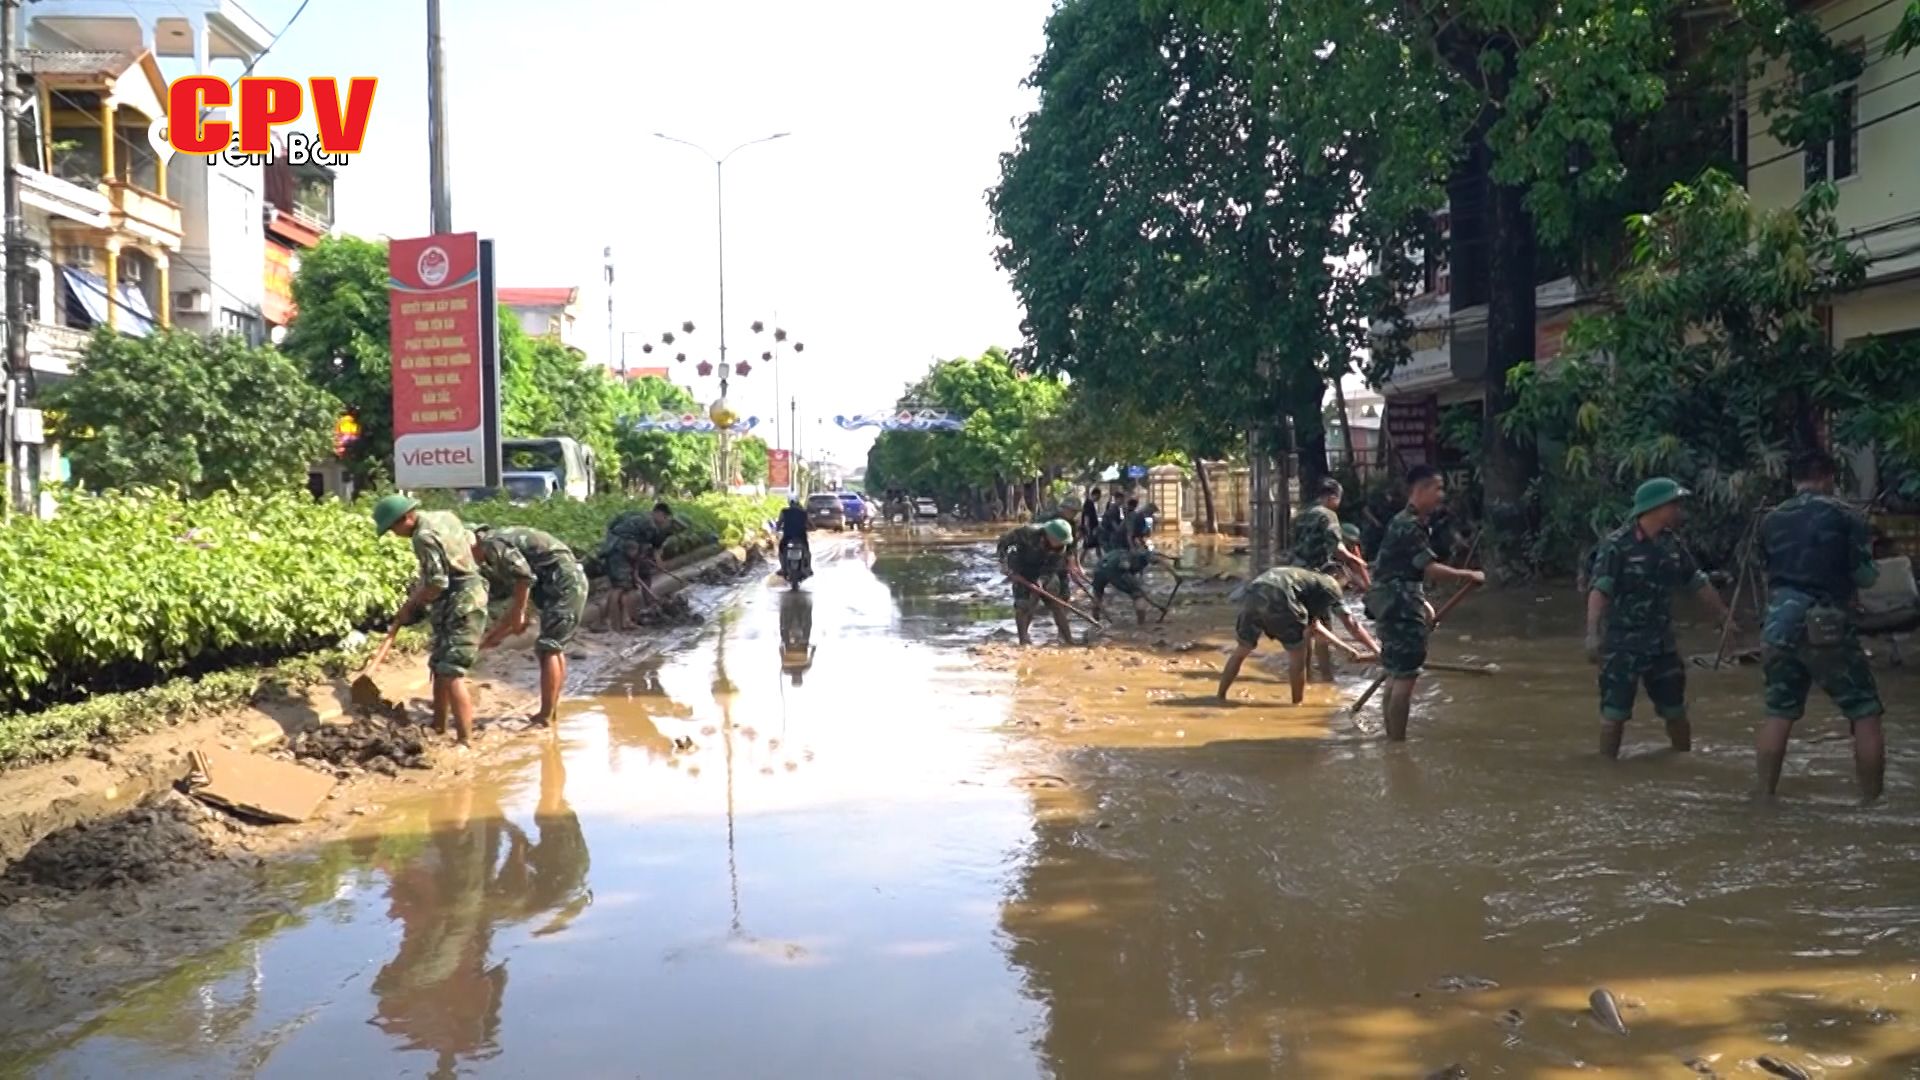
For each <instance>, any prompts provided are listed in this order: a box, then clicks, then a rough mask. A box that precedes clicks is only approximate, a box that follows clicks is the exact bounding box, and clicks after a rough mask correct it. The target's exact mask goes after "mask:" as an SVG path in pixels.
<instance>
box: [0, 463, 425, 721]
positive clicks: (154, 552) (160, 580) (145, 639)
mask: <svg viewBox="0 0 1920 1080" xmlns="http://www.w3.org/2000/svg"><path fill="white" fill-rule="evenodd" d="M413 572H414V562H413V558H412V555H411V553H410V552H409V551H408V548H407V545H406V544H404V543H401V542H398V541H393V540H388V541H386V542H381V541H380V540H378V539H377V538H376V537H375V536H374V535H373V530H372V529H371V528H370V527H368V523H367V515H366V512H365V511H364V510H361V509H356V508H353V507H349V506H347V505H344V504H342V503H340V502H337V501H329V502H325V503H316V502H314V501H313V499H312V498H311V497H310V496H308V495H306V494H305V493H298V494H293V493H287V494H278V495H267V496H259V495H234V494H220V495H215V496H212V497H210V498H206V499H199V500H195V501H191V502H187V501H182V500H180V499H177V498H174V497H172V496H169V495H163V494H157V493H152V492H138V493H131V494H111V495H103V496H76V497H72V498H70V499H68V500H66V501H65V502H63V503H62V505H61V508H60V514H59V516H58V517H56V518H55V519H54V520H52V521H38V520H34V519H30V518H29V519H16V520H15V522H14V523H12V524H10V525H9V526H8V527H6V528H4V529H0V596H3V597H5V598H6V600H5V603H4V604H0V711H3V710H15V709H24V708H31V707H41V706H46V705H51V704H56V703H58V702H61V701H70V700H74V699H76V698H80V697H85V696H87V695H90V694H93V693H98V692H102V691H113V690H121V689H127V688H130V687H138V686H150V685H152V684H154V683H156V682H159V681H162V680H164V679H166V678H169V677H172V676H175V675H180V674H190V673H199V672H205V671H211V670H216V669H219V668H227V667H234V666H240V665H257V664H260V663H265V662H269V661H272V660H276V659H279V658H281V657H285V656H290V655H293V654H295V653H303V652H312V651H314V650H317V649H321V648H324V647H327V646H329V645H332V644H333V643H335V642H337V641H339V640H340V639H342V638H344V637H345V636H346V635H348V634H349V633H351V632H352V631H354V630H355V629H358V628H361V627H363V626H366V625H368V624H369V623H371V622H372V621H373V620H375V619H376V618H378V617H379V616H381V615H385V614H389V613H391V611H392V610H393V608H394V607H395V606H396V605H397V604H398V602H399V598H400V595H401V593H402V592H403V590H404V589H405V588H406V585H407V582H408V581H409V580H410V579H411V578H412V576H413Z"/></svg>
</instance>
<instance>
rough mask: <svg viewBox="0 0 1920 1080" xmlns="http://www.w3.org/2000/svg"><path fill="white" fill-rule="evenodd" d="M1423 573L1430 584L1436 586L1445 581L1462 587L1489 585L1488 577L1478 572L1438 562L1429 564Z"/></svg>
mask: <svg viewBox="0 0 1920 1080" xmlns="http://www.w3.org/2000/svg"><path fill="white" fill-rule="evenodd" d="M1423 573H1425V574H1426V577H1427V581H1428V583H1429V584H1434V585H1438V584H1440V583H1441V582H1443V581H1457V582H1459V583H1460V584H1462V585H1485V584H1486V583H1487V575H1485V574H1483V573H1481V572H1480V571H1478V570H1462V569H1460V568H1458V567H1454V566H1448V565H1447V564H1446V563H1443V562H1440V561H1438V560H1436V561H1434V562H1430V563H1428V564H1427V568H1426V570H1425V571H1423Z"/></svg>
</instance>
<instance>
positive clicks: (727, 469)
mask: <svg viewBox="0 0 1920 1080" xmlns="http://www.w3.org/2000/svg"><path fill="white" fill-rule="evenodd" d="M790 134H792V132H788V131H781V132H776V133H774V134H772V135H765V136H762V137H760V138H758V139H748V140H747V141H746V142H743V143H741V144H740V145H738V146H736V147H734V148H733V149H731V150H729V151H727V152H726V153H724V154H721V155H719V156H718V157H716V156H714V154H713V152H712V151H711V150H708V149H707V148H706V147H704V146H701V145H700V144H699V143H695V142H688V141H687V140H685V139H678V138H675V137H673V136H672V135H668V134H666V133H665V132H661V131H656V132H654V133H653V137H654V138H656V139H664V140H666V141H667V142H670V143H679V144H680V145H681V146H690V147H692V148H693V149H695V150H698V151H700V153H702V154H703V155H705V156H706V158H707V160H708V161H711V162H713V205H714V226H715V228H714V232H715V236H716V238H717V239H718V242H719V252H720V258H719V270H720V274H719V277H720V282H719V284H720V397H721V400H725V399H726V396H727V370H728V369H727V208H726V202H727V197H726V172H725V168H726V164H727V159H728V158H731V157H732V156H733V155H735V154H737V153H739V152H740V151H742V150H745V149H746V148H747V147H749V146H758V145H759V144H761V143H767V142H772V141H774V140H775V139H784V138H786V137H787V136H788V135H790ZM732 445H733V444H732V438H731V436H730V435H729V433H727V432H726V431H722V432H721V433H720V483H721V486H722V487H723V488H725V487H726V486H728V485H729V484H731V483H732V482H733V460H732Z"/></svg>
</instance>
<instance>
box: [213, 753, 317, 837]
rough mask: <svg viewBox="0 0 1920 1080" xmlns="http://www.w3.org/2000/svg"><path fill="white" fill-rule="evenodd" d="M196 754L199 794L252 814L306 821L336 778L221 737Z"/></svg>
mask: <svg viewBox="0 0 1920 1080" xmlns="http://www.w3.org/2000/svg"><path fill="white" fill-rule="evenodd" d="M192 760H193V767H194V775H193V777H192V778H191V780H190V781H189V788H190V794H192V795H193V797H194V798H196V799H199V800H200V801H202V802H207V803H212V804H213V805H215V806H218V807H222V808H224V809H227V810H231V811H233V812H235V813H237V814H240V815H241V816H243V817H246V818H249V819H253V820H260V821H271V822H285V823H294V822H300V821H305V820H307V819H308V818H310V817H312V816H313V815H314V813H315V812H316V811H318V810H319V809H320V804H321V803H323V802H325V801H326V799H327V796H328V794H329V793H331V792H332V791H333V786H334V778H333V777H331V776H328V775H327V774H325V773H321V772H316V771H314V770H312V769H309V768H305V767H303V766H300V765H295V764H293V763H292V762H289V761H276V760H274V759H273V758H269V757H265V756H263V755H259V754H250V753H246V752H244V751H240V750H232V749H228V748H227V747H224V746H221V745H219V744H217V743H205V744H203V745H202V746H200V748H199V749H197V750H195V751H194V752H193V755H192Z"/></svg>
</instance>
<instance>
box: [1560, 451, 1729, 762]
mask: <svg viewBox="0 0 1920 1080" xmlns="http://www.w3.org/2000/svg"><path fill="white" fill-rule="evenodd" d="M1689 494H1690V492H1688V491H1687V489H1686V488H1683V487H1681V486H1680V485H1679V484H1678V483H1676V482H1675V481H1673V480H1670V479H1667V478H1665V477H1656V478H1654V479H1652V480H1649V481H1647V482H1646V483H1644V484H1641V485H1640V489H1639V490H1638V491H1636V492H1635V493H1634V496H1633V520H1632V521H1631V522H1630V523H1628V524H1626V525H1624V526H1622V527H1620V528H1619V529H1617V530H1615V531H1614V532H1613V533H1612V534H1611V535H1609V536H1608V537H1607V538H1606V539H1605V540H1603V541H1601V543H1600V547H1599V548H1598V549H1597V550H1596V551H1595V552H1594V557H1593V570H1592V573H1591V575H1590V580H1591V584H1590V591H1589V592H1588V593H1587V658H1588V659H1589V660H1591V661H1592V662H1594V663H1596V664H1598V665H1600V753H1601V754H1602V755H1603V756H1605V757H1607V758H1610V759H1611V758H1618V757H1619V756H1620V740H1621V736H1622V735H1623V734H1625V731H1626V724H1627V721H1628V720H1629V719H1631V718H1632V717H1633V699H1634V696H1635V694H1637V693H1638V691H1639V687H1640V684H1641V683H1645V684H1646V687H1647V698H1648V699H1649V700H1651V701H1652V702H1653V709H1654V711H1655V712H1657V713H1659V714H1660V718H1661V719H1662V720H1665V721H1666V722H1667V738H1668V740H1669V741H1670V742H1672V744H1673V748H1674V749H1675V750H1678V751H1682V752H1684V751H1687V750H1690V749H1692V748H1693V729H1692V727H1691V725H1689V724H1688V722H1687V668H1686V664H1685V663H1684V662H1682V661H1681V659H1680V650H1679V649H1678V647H1677V646H1676V645H1675V642H1674V636H1673V594H1674V593H1676V592H1682V591H1685V592H1691V593H1694V594H1696V595H1698V596H1699V597H1700V599H1701V601H1702V602H1703V603H1705V604H1706V605H1707V607H1708V608H1709V609H1711V610H1712V611H1713V613H1714V615H1715V617H1716V618H1719V619H1725V618H1726V616H1727V609H1726V606H1725V605H1724V604H1722V603H1721V602H1720V594H1719V593H1717V592H1715V591H1714V589H1713V586H1712V585H1711V584H1709V583H1708V581H1707V575H1705V574H1703V573H1701V572H1700V568H1699V566H1697V565H1696V564H1695V563H1694V561H1693V556H1692V555H1691V554H1689V553H1688V551H1687V549H1686V547H1685V546H1684V545H1682V544H1681V543H1680V539H1679V537H1677V536H1676V535H1674V530H1675V529H1677V528H1678V527H1679V525H1680V522H1681V519H1682V516H1683V510H1682V502H1681V500H1683V499H1685V498H1686V497H1687V496H1688V495H1689ZM1603 620H1604V622H1605V627H1606V629H1605V631H1604V634H1603V632H1602V630H1601V624H1602V621H1603Z"/></svg>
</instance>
